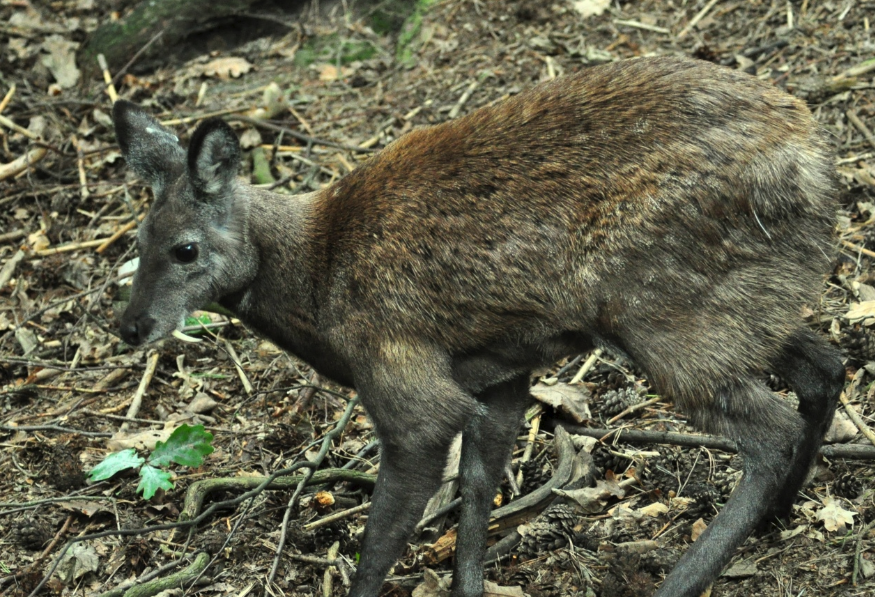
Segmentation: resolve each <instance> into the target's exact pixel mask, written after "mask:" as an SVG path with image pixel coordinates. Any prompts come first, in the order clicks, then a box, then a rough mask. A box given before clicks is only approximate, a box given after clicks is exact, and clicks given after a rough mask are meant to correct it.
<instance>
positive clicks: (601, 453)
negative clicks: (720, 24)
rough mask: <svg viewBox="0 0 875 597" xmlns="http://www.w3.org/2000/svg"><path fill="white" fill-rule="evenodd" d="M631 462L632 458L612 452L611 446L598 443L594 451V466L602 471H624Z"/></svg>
mask: <svg viewBox="0 0 875 597" xmlns="http://www.w3.org/2000/svg"><path fill="white" fill-rule="evenodd" d="M631 462H632V461H631V460H628V459H626V458H623V457H621V456H616V455H614V454H611V448H610V447H609V446H606V445H604V444H597V445H596V447H595V449H593V451H592V463H593V466H595V468H596V469H598V470H600V471H602V473H605V472H607V471H614V472H615V473H622V472H623V471H625V470H626V469H627V468H628V467H629V464H630V463H631Z"/></svg>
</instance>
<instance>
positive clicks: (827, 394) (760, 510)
mask: <svg viewBox="0 0 875 597" xmlns="http://www.w3.org/2000/svg"><path fill="white" fill-rule="evenodd" d="M775 369H776V370H777V371H778V372H779V373H781V374H782V375H783V376H784V377H785V379H787V381H788V383H790V386H791V388H793V390H794V391H795V392H796V393H797V395H798V396H799V409H798V411H795V412H794V411H793V410H792V409H790V408H789V407H788V406H787V405H786V404H785V403H784V402H783V401H780V400H779V399H777V398H775V397H774V396H773V395H772V394H771V392H769V391H768V389H767V388H765V387H764V386H763V385H762V384H759V383H758V382H755V381H754V380H741V381H739V382H738V383H736V384H732V385H727V386H726V387H725V388H724V389H723V390H722V391H720V392H717V393H716V394H715V402H714V403H713V404H712V405H711V406H712V407H713V408H712V409H711V410H707V411H705V410H702V411H701V412H693V413H688V414H690V416H691V418H692V421H693V423H694V424H695V425H697V426H699V427H700V428H703V429H705V430H706V431H711V432H714V433H721V434H724V435H726V436H728V437H729V438H731V439H733V440H735V441H736V442H737V444H738V449H739V451H740V452H741V454H742V456H743V457H744V476H743V478H742V480H741V482H740V483H739V485H738V487H737V488H736V489H735V491H734V492H733V494H732V496H731V497H730V499H729V501H728V502H727V503H726V505H725V506H724V507H723V509H722V510H721V511H720V513H719V514H718V515H717V517H716V518H714V520H713V521H712V523H711V524H710V525H709V526H708V529H707V530H706V531H705V533H704V534H703V535H702V536H701V537H699V539H698V540H697V541H696V543H694V544H693V545H692V546H691V547H690V548H689V549H688V551H687V553H686V554H684V557H683V558H682V559H681V561H680V562H679V563H678V565H677V566H676V567H675V568H674V570H672V572H671V574H670V575H669V576H668V578H667V579H666V580H665V582H664V583H663V585H662V587H660V589H659V591H658V592H657V595H658V596H661V597H669V596H671V597H698V595H700V594H701V592H702V591H703V590H705V589H706V588H707V584H708V583H709V582H710V581H711V580H712V579H714V578H715V577H716V576H717V575H718V574H719V573H720V571H721V570H722V569H723V567H724V566H725V565H726V564H727V563H729V560H730V559H731V558H732V556H733V554H734V553H735V550H736V549H737V548H738V547H739V546H740V545H741V544H742V543H743V542H744V540H745V539H746V538H747V536H748V535H749V534H750V533H751V532H752V531H753V530H754V528H755V527H756V526H757V525H758V524H759V523H760V522H761V521H762V520H764V519H765V518H766V517H768V516H770V515H774V514H776V513H784V512H786V511H788V510H789V508H790V506H791V505H792V503H793V500H794V499H795V497H796V493H797V492H798V491H799V488H800V487H801V486H802V483H803V482H804V480H805V476H806V474H807V473H808V469H809V467H810V466H811V462H812V460H813V458H814V455H815V454H816V453H817V450H818V449H819V448H820V444H821V442H822V439H823V434H824V433H825V432H826V429H827V426H828V425H829V424H830V422H831V420H832V416H833V413H834V412H835V406H836V401H837V398H838V395H839V392H841V389H842V385H843V381H844V368H843V367H842V363H841V360H840V359H839V357H838V353H837V351H835V350H834V349H832V348H831V347H830V346H829V345H828V344H826V342H825V341H823V340H821V339H820V338H818V337H817V336H816V335H814V334H813V333H811V332H809V331H807V330H801V331H799V332H798V333H797V334H795V335H794V336H793V338H792V339H791V340H790V341H788V343H787V347H786V348H785V350H784V352H783V353H782V354H781V356H780V357H779V358H778V359H777V360H776V362H775ZM718 409H719V410H718Z"/></svg>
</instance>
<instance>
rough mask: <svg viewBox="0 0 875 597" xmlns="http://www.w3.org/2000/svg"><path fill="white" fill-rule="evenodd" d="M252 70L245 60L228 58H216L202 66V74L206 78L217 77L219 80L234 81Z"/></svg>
mask: <svg viewBox="0 0 875 597" xmlns="http://www.w3.org/2000/svg"><path fill="white" fill-rule="evenodd" d="M251 70H252V64H251V63H250V62H249V61H248V60H246V59H245V58H235V57H234V56H228V57H226V58H216V59H215V60H211V61H209V62H207V63H206V64H205V65H204V66H203V74H204V75H206V76H207V77H218V78H219V79H224V80H228V79H232V78H233V79H236V78H237V77H239V76H240V75H245V74H246V73H248V72H249V71H251Z"/></svg>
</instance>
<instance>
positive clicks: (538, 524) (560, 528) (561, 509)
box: [519, 504, 577, 557]
mask: <svg viewBox="0 0 875 597" xmlns="http://www.w3.org/2000/svg"><path fill="white" fill-rule="evenodd" d="M576 522H577V515H576V514H575V513H574V508H572V507H571V506H569V505H568V504H554V505H552V506H550V507H549V508H547V509H546V510H544V511H543V512H542V513H541V514H540V515H539V516H538V517H537V518H535V520H533V521H532V522H530V523H528V524H526V525H523V527H524V531H525V533H524V534H523V537H522V540H521V541H520V545H519V553H520V554H521V555H524V556H529V557H534V556H536V555H537V554H539V553H541V552H544V551H553V550H554V549H559V548H560V547H563V546H566V545H568V544H569V542H570V540H571V537H572V536H573V535H574V524H575V523H576Z"/></svg>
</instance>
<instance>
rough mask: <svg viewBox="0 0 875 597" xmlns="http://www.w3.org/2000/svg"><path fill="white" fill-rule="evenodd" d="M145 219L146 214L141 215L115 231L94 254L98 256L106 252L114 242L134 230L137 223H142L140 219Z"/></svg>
mask: <svg viewBox="0 0 875 597" xmlns="http://www.w3.org/2000/svg"><path fill="white" fill-rule="evenodd" d="M145 217H146V214H144V213H142V214H140V215H139V216H138V217H136V218H134V219H133V220H131V221H130V222H128V223H127V224H125V225H124V226H122V227H121V228H119V229H118V230H116V231H115V232H114V233H113V235H112V236H110V237H109V238H108V239H106V240H105V241H103V244H102V245H100V246H99V247H97V250H96V251H95V252H96V253H98V254H99V253H103V252H104V251H106V250H107V249H108V248H109V247H111V246H112V244H113V243H114V242H115V241H117V240H118V239H120V238H121V237H122V236H124V235H125V234H126V233H127V232H128V231H129V230H133V229H134V228H136V226H137V223H138V222H140V221H142V219H143V218H145Z"/></svg>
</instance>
